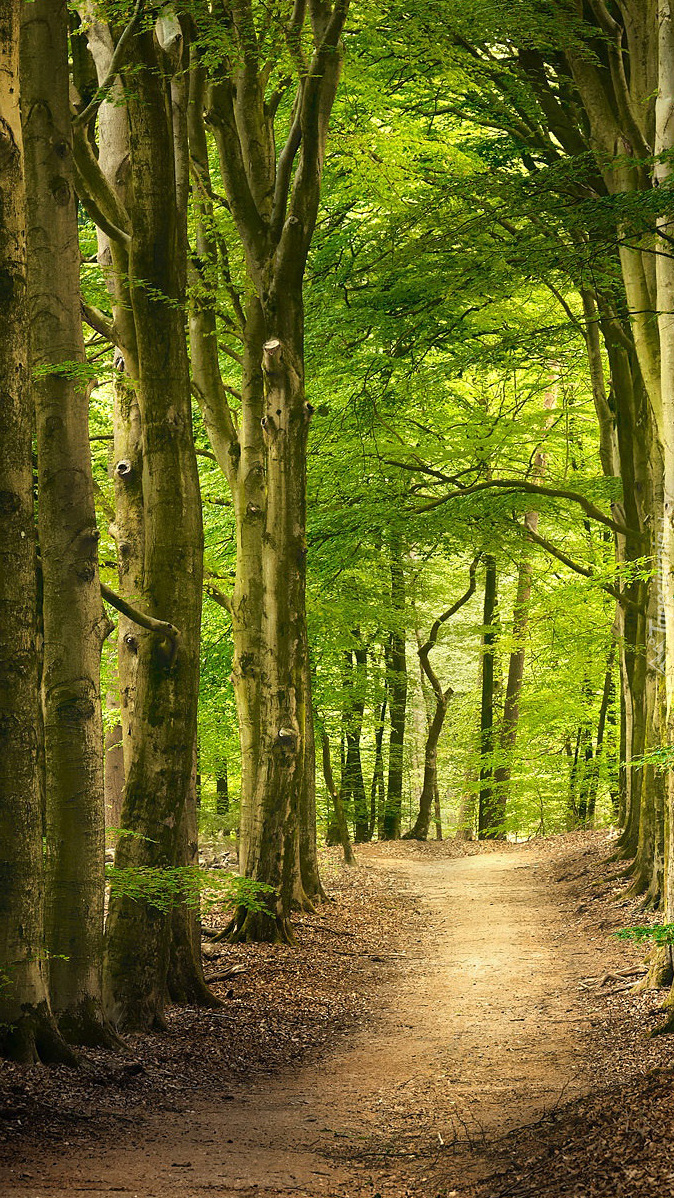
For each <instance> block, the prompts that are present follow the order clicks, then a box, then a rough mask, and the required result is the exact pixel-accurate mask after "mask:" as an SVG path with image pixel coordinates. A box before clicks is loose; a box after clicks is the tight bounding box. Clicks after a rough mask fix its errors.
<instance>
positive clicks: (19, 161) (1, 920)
mask: <svg viewBox="0 0 674 1198" xmlns="http://www.w3.org/2000/svg"><path fill="white" fill-rule="evenodd" d="M20 11H21V5H20V3H19V0H6V2H3V4H2V5H1V6H0V65H1V67H2V70H1V71H0V80H1V82H0V201H1V212H2V220H1V221H0V276H1V277H2V279H3V286H2V287H1V288H0V319H1V320H2V329H3V335H2V338H0V379H1V384H0V386H1V388H2V395H3V402H2V404H0V439H1V441H2V447H3V452H2V455H0V495H1V496H2V503H1V505H0V555H1V568H0V738H1V741H2V744H1V752H0V846H1V848H0V855H1V859H0V871H1V873H2V903H1V904H0V971H1V974H0V983H1V984H0V1019H1V1024H2V1026H1V1030H0V1048H1V1051H2V1053H3V1055H5V1056H10V1057H14V1058H15V1059H18V1060H22V1061H28V1062H29V1063H30V1062H32V1061H35V1060H44V1061H50V1060H51V1061H53V1060H61V1061H63V1060H66V1061H72V1059H73V1058H72V1054H71V1053H70V1051H69V1050H68V1049H67V1047H66V1045H65V1044H64V1042H63V1041H62V1040H61V1037H60V1036H59V1034H58V1032H57V1029H56V1025H55V1022H54V1020H53V1017H52V1014H51V1011H50V1007H49V998H48V993H47V984H46V973H47V971H46V969H45V959H44V941H43V896H44V891H43V884H44V877H43V863H42V813H41V803H40V786H39V776H38V744H39V740H40V721H39V716H38V703H39V699H38V661H37V585H36V562H35V529H34V514H33V477H32V445H31V432H32V427H33V416H32V410H31V391H30V382H29V374H28V307H27V289H26V208H25V203H26V198H25V186H24V165H23V151H22V137H21V119H20V113H19V17H20Z"/></svg>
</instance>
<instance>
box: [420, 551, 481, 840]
mask: <svg viewBox="0 0 674 1198" xmlns="http://www.w3.org/2000/svg"><path fill="white" fill-rule="evenodd" d="M478 561H479V558H477V557H476V558H475V559H474V561H473V562H472V564H471V567H470V583H469V585H468V590H467V591H466V592H465V594H463V595H462V596H461V598H460V599H458V600H457V601H456V603H454V604H452V606H451V607H450V608H449V609H448V610H447V611H445V612H443V614H442V615H441V616H438V619H437V620H435V621H434V623H433V626H432V628H431V631H430V635H429V638H428V640H427V641H426V642H425V643H424V644H422V643H421V638H420V637H419V633H418V632H417V639H418V641H419V664H420V666H421V690H422V694H423V697H424V704H425V707H426V719H427V722H428V734H427V736H426V745H425V749H424V781H423V786H422V790H421V797H420V799H419V814H418V815H417V818H416V821H415V824H414V827H413V828H412V829H411V830H410V831H409V832H408V833H407V835H406V837H405V839H410V840H427V839H428V829H429V826H430V822H431V809H432V807H433V804H434V803H435V811H436V827H437V830H438V840H442V826H441V824H440V796H439V793H438V742H439V740H440V734H441V732H442V728H443V725H444V722H445V716H446V715H447V708H448V706H449V701H450V699H451V697H452V695H453V694H454V692H453V690H452V688H451V687H448V688H447V690H443V689H442V686H441V684H440V680H439V678H438V676H437V674H436V673H435V670H434V669H433V667H432V666H431V663H430V653H431V650H432V649H434V648H435V646H436V644H437V641H438V636H439V634H440V629H441V628H442V626H443V625H444V624H445V623H446V622H447V620H449V619H451V617H452V616H453V615H456V612H457V611H459V610H460V609H461V608H462V607H463V606H464V604H466V603H467V602H468V600H469V599H472V597H473V595H474V594H475V577H476V571H477V565H478ZM426 679H427V680H428V682H429V683H430V687H431V689H432V692H433V697H434V699H435V711H434V712H433V714H432V715H431V711H430V702H429V697H427V695H426V692H425V688H424V682H425V680H426Z"/></svg>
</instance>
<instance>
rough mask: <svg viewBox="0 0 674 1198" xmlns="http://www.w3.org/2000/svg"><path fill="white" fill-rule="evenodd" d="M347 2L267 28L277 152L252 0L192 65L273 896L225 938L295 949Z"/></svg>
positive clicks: (244, 687)
mask: <svg viewBox="0 0 674 1198" xmlns="http://www.w3.org/2000/svg"><path fill="white" fill-rule="evenodd" d="M348 6H349V5H348V0H335V3H334V4H331V3H319V2H318V0H309V3H308V4H307V5H304V4H298V5H295V6H294V7H293V9H292V12H290V11H288V12H287V13H283V14H281V13H278V14H275V15H274V16H273V17H271V18H270V20H271V22H272V26H273V27H274V28H275V30H276V33H277V34H278V40H279V44H281V45H286V46H288V47H289V48H290V58H291V61H292V65H293V67H294V69H295V70H296V72H297V78H296V80H295V84H296V92H295V101H294V104H293V106H292V108H291V115H290V123H289V128H288V130H287V134H286V136H285V140H283V141H282V139H281V133H280V127H279V123H277V114H278V112H279V104H278V101H277V100H275V99H274V96H273V95H272V94H271V92H269V93H268V83H269V78H270V69H269V63H268V62H267V44H266V41H267V33H268V29H266V28H265V29H262V28H260V29H258V27H257V14H256V12H255V11H254V8H253V6H252V4H251V3H250V0H242V3H241V4H237V5H235V6H234V7H233V8H232V10H231V27H230V29H231V35H232V38H233V44H235V45H236V47H237V51H236V53H235V54H233V55H230V56H228V57H227V58H226V59H223V61H221V62H220V63H219V64H218V65H217V66H216V67H215V68H214V69H211V70H210V71H209V74H210V77H211V81H210V82H209V85H208V87H206V88H204V77H203V73H202V71H201V67H200V65H199V62H198V59H197V57H196V56H195V57H194V59H193V72H194V73H193V87H192V103H191V105H190V130H191V134H193V146H194V150H193V154H192V156H193V159H194V160H195V161H196V162H197V163H198V164H200V165H198V167H197V170H198V172H199V177H200V178H201V180H202V181H203V182H204V183H206V186H205V187H204V188H203V189H202V190H203V192H204V194H205V197H206V198H204V197H203V196H202V202H203V205H204V207H203V212H204V218H205V219H204V221H203V222H202V230H201V243H200V244H201V245H202V247H203V249H204V251H205V253H206V254H207V255H208V256H209V260H210V261H211V262H212V261H213V256H214V251H215V250H217V257H218V259H219V262H220V266H221V269H222V270H223V272H224V276H225V280H226V283H227V286H228V290H229V294H230V301H231V307H232V319H231V325H230V328H231V333H232V336H233V337H234V340H235V343H236V345H237V348H236V349H235V350H231V349H230V350H229V353H230V355H231V356H233V358H234V360H235V361H237V362H238V363H239V365H240V367H241V378H242V387H241V392H240V405H241V417H240V422H239V420H238V419H237V417H236V416H235V414H234V409H233V408H232V407H230V405H229V402H228V393H229V392H231V391H232V388H231V387H228V386H225V384H224V382H223V380H222V376H221V373H220V368H219V363H218V354H217V341H216V339H215V337H214V335H213V332H214V329H215V326H214V320H213V317H214V308H213V306H212V305H213V296H212V295H210V296H208V297H207V302H206V303H205V304H199V303H197V304H195V305H194V315H193V319H192V322H191V341H192V356H193V361H194V364H195V382H196V390H197V397H198V399H199V403H200V405H201V410H202V413H203V415H204V422H205V424H206V427H207V429H208V433H209V437H210V438H211V444H212V445H213V449H214V453H215V455H216V457H217V459H218V461H219V463H220V464H221V467H222V469H223V471H224V473H225V474H226V475H227V477H228V479H229V480H230V485H231V487H232V494H233V496H234V503H235V511H236V516H237V530H238V531H237V537H238V541H239V544H238V549H239V553H238V560H239V562H240V565H238V566H237V580H236V584H235V588H234V595H233V597H232V618H233V625H234V638H235V667H234V680H235V688H236V692H237V706H238V710H239V717H240V727H241V738H242V758H243V766H242V768H243V775H244V776H243V780H242V795H241V807H242V810H241V858H240V859H241V867H242V870H243V872H244V873H245V874H246V875H247V876H249V877H252V878H253V879H255V880H256V881H259V882H261V883H264V884H266V885H271V886H272V887H274V890H275V894H274V897H273V898H272V899H270V901H269V903H268V911H267V912H266V913H263V914H256V915H253V914H248V913H247V912H245V911H243V910H242V911H239V912H238V913H237V917H236V920H235V926H234V929H233V935H234V937H235V938H239V939H241V938H243V939H271V940H274V939H282V940H292V930H291V927H290V911H291V908H292V906H294V905H297V904H299V905H309V906H310V905H311V904H312V903H313V902H314V901H315V900H316V899H318V898H320V897H321V896H322V890H321V887H320V880H319V877H318V862H317V856H316V845H315V832H314V830H313V828H311V827H309V821H312V820H313V819H314V812H315V777H314V770H313V765H312V763H313V757H314V750H313V722H312V721H313V713H312V711H311V706H310V673H309V662H308V639H307V633H306V615H305V610H304V603H305V600H304V592H305V569H306V563H305V555H306V546H305V542H304V538H305V506H306V495H305V486H306V442H307V433H308V424H309V420H310V417H311V414H312V411H313V409H312V408H311V405H309V404H307V403H306V399H305V395H304V344H303V340H304V313H303V301H302V288H303V279H304V272H305V268H306V261H307V254H308V251H309V247H310V244H311V240H312V236H313V231H314V226H315V222H316V216H317V211H318V202H319V196H320V182H321V174H322V169H323V161H324V157H325V147H326V140H327V133H328V123H329V119H330V113H331V110H332V106H333V103H334V99H335V95H336V91H337V86H338V83H339V77H340V71H341V60H342V49H341V42H340V38H341V34H342V30H343V27H344V22H345V20H346V15H347V12H348ZM265 19H266V18H265ZM204 20H207V18H206V17H204ZM263 43H264V53H263V51H262V46H263ZM272 44H273V38H272ZM211 65H212V64H211ZM283 72H284V74H285V72H286V60H285V59H284V64H283ZM204 106H205V108H206V110H207V113H208V122H209V126H210V127H211V128H212V130H213V136H214V139H215V143H216V146H217V151H218V156H219V160H220V168H221V174H222V179H223V183H224V187H225V190H226V193H227V199H228V204H229V208H230V213H231V217H232V220H233V224H234V226H235V229H236V232H237V235H238V238H239V241H240V244H241V247H242V249H243V254H244V258H245V268H246V274H247V277H248V287H247V291H248V293H249V294H250V295H251V296H252V297H253V298H252V299H250V300H249V301H248V302H247V303H245V304H244V303H243V302H242V299H241V296H240V295H239V294H238V293H237V291H236V289H235V288H234V287H233V286H232V285H231V276H230V274H229V267H228V255H227V246H226V244H225V243H224V241H223V239H222V238H220V239H218V240H217V246H216V245H215V244H214V239H213V237H211V240H210V244H209V243H208V242H207V238H208V228H207V224H208V220H207V204H206V199H207V198H208V196H209V191H210V189H209V187H208V185H207V177H208V176H207V169H208V149H207V144H206V141H205V137H204V134H203V109H204ZM277 143H278V144H279V145H280V146H281V148H280V149H279V150H278V152H277ZM206 274H207V272H206V271H204V272H202V279H204V278H205V277H206ZM241 347H242V348H243V353H241V352H240V350H241ZM228 349H229V347H228ZM261 372H262V374H263V375H264V380H263V379H262V375H261ZM235 395H236V393H235ZM247 420H248V431H247V430H246V421H247ZM261 429H262V430H263V436H262V441H261V440H260V435H261V434H260V430H261ZM265 476H266V477H265ZM265 481H266V489H265ZM244 543H245V547H244Z"/></svg>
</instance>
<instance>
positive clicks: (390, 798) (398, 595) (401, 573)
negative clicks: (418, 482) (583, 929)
mask: <svg viewBox="0 0 674 1198" xmlns="http://www.w3.org/2000/svg"><path fill="white" fill-rule="evenodd" d="M389 561H390V568H391V623H392V627H391V632H390V634H389V640H388V645H387V646H386V673H387V692H388V699H389V718H390V724H391V731H390V736H389V756H388V780H387V786H386V800H385V803H384V820H383V827H382V839H383V840H398V839H399V838H400V823H401V818H402V800H403V781H404V769H403V767H404V754H405V725H406V717H407V656H406V652H405V566H404V561H403V549H402V539H401V537H400V534H399V533H398V532H397V531H394V532H393V534H392V536H391V541H390V545H389Z"/></svg>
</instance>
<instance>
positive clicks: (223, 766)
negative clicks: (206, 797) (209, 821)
mask: <svg viewBox="0 0 674 1198" xmlns="http://www.w3.org/2000/svg"><path fill="white" fill-rule="evenodd" d="M217 770H218V775H217V777H216V779H215V811H216V815H228V814H229V777H228V774H227V758H226V757H221V758H220V759H219V761H218V765H217Z"/></svg>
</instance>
